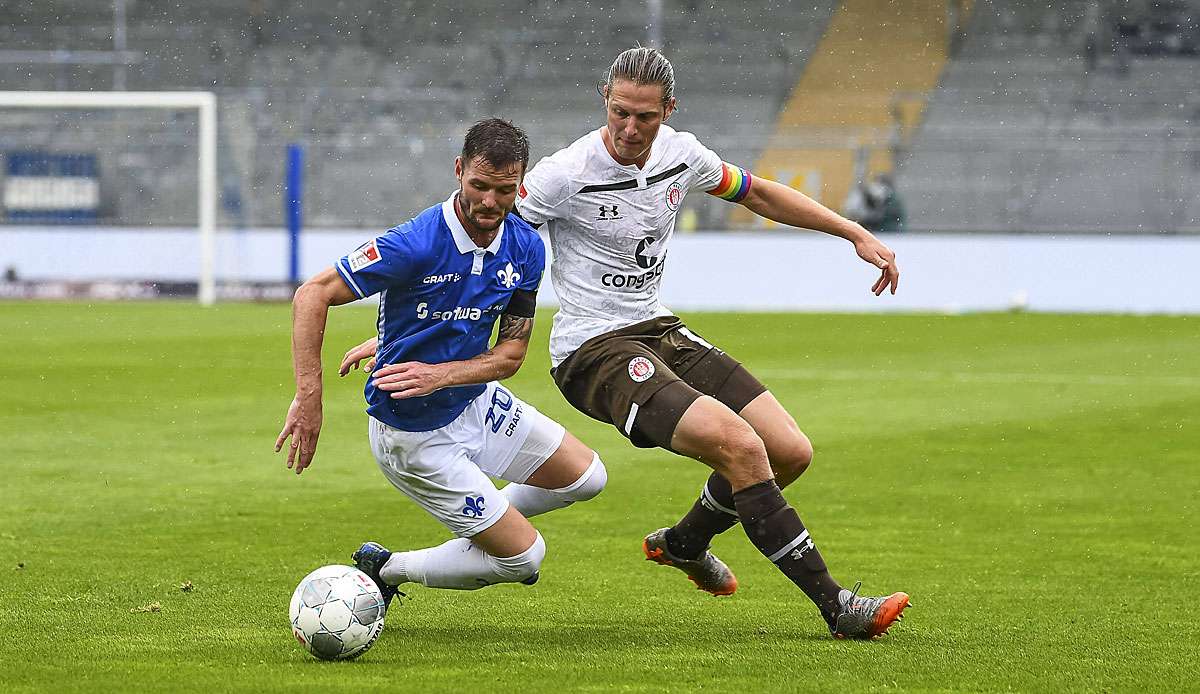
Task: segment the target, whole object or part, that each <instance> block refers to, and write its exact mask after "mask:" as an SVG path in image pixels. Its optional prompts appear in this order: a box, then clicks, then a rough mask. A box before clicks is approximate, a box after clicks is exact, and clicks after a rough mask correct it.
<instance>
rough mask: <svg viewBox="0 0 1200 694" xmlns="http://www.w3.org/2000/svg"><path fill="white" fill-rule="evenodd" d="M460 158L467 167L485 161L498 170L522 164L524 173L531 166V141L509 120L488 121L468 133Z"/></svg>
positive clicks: (483, 121) (494, 119)
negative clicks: (476, 161)
mask: <svg viewBox="0 0 1200 694" xmlns="http://www.w3.org/2000/svg"><path fill="white" fill-rule="evenodd" d="M461 156H462V161H463V165H464V166H466V165H467V164H469V163H470V162H473V161H475V160H476V159H483V160H484V161H486V162H487V163H488V164H491V165H492V167H494V168H496V169H507V168H508V167H510V166H512V165H513V164H520V165H521V170H522V171H524V170H525V169H526V168H528V166H529V138H528V137H526V136H525V131H523V130H521V129H520V128H518V127H517V126H515V125H513V124H512V123H509V122H508V121H506V120H502V119H500V118H488V119H487V120H481V121H479V122H478V123H476V124H475V125H472V126H471V129H470V130H468V131H467V137H466V139H465V140H463V148H462V155H461Z"/></svg>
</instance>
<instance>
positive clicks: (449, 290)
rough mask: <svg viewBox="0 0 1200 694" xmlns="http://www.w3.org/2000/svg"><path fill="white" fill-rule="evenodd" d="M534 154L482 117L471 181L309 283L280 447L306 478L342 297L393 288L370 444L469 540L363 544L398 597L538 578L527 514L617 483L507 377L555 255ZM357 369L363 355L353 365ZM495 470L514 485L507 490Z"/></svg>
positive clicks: (466, 151)
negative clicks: (533, 199)
mask: <svg viewBox="0 0 1200 694" xmlns="http://www.w3.org/2000/svg"><path fill="white" fill-rule="evenodd" d="M528 162H529V143H528V140H527V139H526V137H525V134H524V133H523V132H521V130H520V129H518V128H516V127H515V126H513V125H512V124H511V123H507V122H505V121H502V120H497V119H491V120H485V121H481V122H480V123H477V124H476V125H475V126H474V127H472V128H471V130H470V131H469V132H468V133H467V136H466V139H465V141H464V144H463V149H462V154H461V156H459V157H458V159H457V160H456V161H455V165H454V166H455V176H456V177H457V178H458V181H459V189H458V190H457V191H455V193H454V194H453V195H451V196H450V199H448V200H446V201H445V202H443V203H440V204H438V205H434V206H433V207H430V208H429V209H427V210H425V211H424V212H422V213H421V214H419V215H417V216H416V217H415V218H413V219H412V220H410V221H408V222H406V223H404V224H401V225H400V226H398V227H395V228H393V229H391V230H389V231H388V232H387V233H385V234H383V235H382V236H379V237H376V238H375V239H373V240H371V241H369V242H368V243H366V244H364V245H362V246H360V247H359V248H358V249H356V250H355V251H353V252H351V253H349V254H347V255H346V256H343V257H342V258H341V259H340V260H339V261H338V262H337V263H336V264H335V266H334V267H332V268H329V269H327V270H325V271H323V272H321V273H319V274H318V275H316V276H315V277H313V278H312V279H310V280H309V281H307V282H305V283H304V285H303V286H301V287H300V288H299V289H298V290H297V291H296V296H295V299H294V301H293V336H292V352H293V360H294V366H295V374H296V397H295V399H294V400H293V401H292V405H291V407H290V408H289V410H288V413H287V420H286V422H285V424H284V427H283V431H282V432H281V433H280V434H279V438H278V440H277V441H276V444H275V450H276V451H278V450H280V449H281V448H282V446H283V445H284V444H285V443H286V441H287V439H288V437H289V436H290V437H291V444H290V446H289V450H288V456H287V466H288V467H289V468H292V467H293V466H294V468H295V470H296V473H297V474H299V473H301V472H302V471H303V470H304V469H305V468H307V467H308V466H309V465H310V463H311V462H312V460H313V455H314V454H315V452H316V446H317V437H318V436H319V434H320V431H321V392H322V385H321V343H322V339H323V334H324V328H325V321H326V317H327V314H328V311H329V307H330V306H337V305H340V304H345V303H348V302H351V301H354V300H355V299H361V298H364V297H366V296H369V295H371V294H376V293H378V294H379V295H380V299H379V334H378V336H377V337H376V338H372V340H371V343H372V350H371V351H372V352H375V351H376V347H377V348H378V355H377V362H378V364H379V365H380V370H378V371H376V372H375V373H374V374H373V376H372V378H371V379H369V380H368V382H367V385H366V388H365V394H366V398H367V403H368V408H367V412H368V413H369V415H370V417H369V420H370V422H369V424H370V426H369V435H370V442H371V450H372V452H373V453H374V455H375V458H376V460H377V462H378V464H379V468H380V470H381V471H382V472H383V474H384V476H385V477H387V479H388V481H390V482H391V483H392V484H393V485H394V486H395V487H396V488H397V489H399V490H400V491H401V492H403V493H404V494H406V495H407V496H409V497H410V498H412V499H413V500H414V501H416V502H417V503H418V504H420V505H421V507H422V508H424V509H425V510H426V511H428V512H429V513H430V514H431V515H432V516H433V517H434V518H436V519H437V520H439V521H441V522H442V523H443V524H444V525H445V526H446V527H447V528H448V529H449V530H450V531H451V532H452V533H453V534H454V535H456V536H457V537H456V538H455V539H452V540H450V541H448V542H446V543H444V544H442V545H439V546H436V547H431V548H427V549H421V550H416V551H409V552H390V551H388V550H387V549H385V548H384V547H383V546H382V545H379V544H378V543H374V542H368V543H365V544H364V545H363V546H362V547H360V548H359V550H358V551H356V552H354V555H353V558H354V560H355V563H356V565H357V566H358V568H360V569H362V570H363V571H364V572H365V573H367V574H368V575H369V576H371V578H372V579H374V580H375V581H376V583H377V584H378V585H379V587H380V590H381V591H382V592H383V595H384V598H385V600H386V601H387V602H389V603H390V601H391V599H392V598H393V597H394V596H395V595H396V594H397V592H398V591H397V588H396V586H398V585H400V584H402V583H405V582H410V581H411V582H417V583H421V584H424V585H426V586H429V587H434V588H457V589H463V590H473V589H476V588H481V587H483V586H487V585H491V584H494V583H505V582H521V583H527V584H532V583H533V582H535V581H536V580H537V577H538V570H539V567H540V566H541V563H542V559H543V557H544V556H545V554H546V545H545V542H544V540H543V539H542V536H541V534H540V533H538V531H537V530H535V529H534V527H533V526H532V525H531V524H530V523H529V521H528V520H527V519H528V518H529V517H531V516H535V515H537V514H539V513H544V512H546V511H550V510H554V509H558V508H563V507H565V506H568V505H570V504H571V503H573V502H575V501H582V500H585V499H590V498H592V497H594V496H596V495H597V494H598V493H600V491H601V489H603V488H604V485H605V482H606V480H607V473H606V472H605V469H604V465H603V463H601V462H600V458H599V457H598V456H597V455H596V454H595V453H594V452H592V451H591V450H590V449H589V448H588V447H587V446H585V445H583V444H582V443H580V442H579V440H578V439H576V438H575V437H574V436H572V435H571V434H570V433H567V432H566V431H565V430H564V429H563V427H562V426H561V425H559V424H558V423H556V422H554V421H553V420H551V419H549V418H548V417H546V416H545V415H543V414H541V413H540V412H538V411H537V410H536V409H534V408H533V407H532V406H530V405H528V404H527V403H524V402H522V401H521V400H520V399H519V398H517V397H516V395H514V394H513V393H512V392H511V391H509V390H508V389H507V388H505V387H504V386H502V385H500V384H499V383H498V382H497V381H499V380H502V379H505V378H508V377H509V376H512V375H513V374H514V373H516V371H517V369H518V368H520V366H521V363H522V362H523V361H524V359H525V354H526V350H527V349H528V346H529V335H530V332H531V331H532V329H533V315H534V306H535V301H536V292H537V288H538V285H539V283H540V281H541V276H542V271H543V267H544V265H545V248H544V246H543V244H542V240H541V239H540V238H539V237H538V235H537V232H535V231H534V230H533V229H532V228H530V226H529V225H528V224H526V223H525V222H524V221H523V220H521V219H520V218H519V217H517V216H515V215H512V214H510V211H511V210H512V208H513V204H514V201H515V198H516V195H517V190H518V187H519V186H520V183H521V178H522V176H523V175H524V173H525V168H526V166H527V165H528ZM497 320H499V322H500V328H499V332H498V336H497V340H496V344H495V345H493V346H492V347H491V349H488V341H489V338H490V336H491V333H492V328H493V326H494V325H495V324H496V322H497ZM376 343H377V344H376ZM357 363H358V360H357V359H352V358H350V356H349V355H348V356H347V359H346V360H344V361H343V364H342V369H341V371H342V374H343V375H344V374H345V373H346V372H347V371H349V370H350V369H351V368H352V367H354V366H357ZM490 478H502V479H505V480H508V481H509V482H510V484H509V485H508V486H506V487H505V488H504V490H503V491H502V492H501V491H498V490H497V489H496V486H495V485H494V484H493V482H492V480H491V479H490Z"/></svg>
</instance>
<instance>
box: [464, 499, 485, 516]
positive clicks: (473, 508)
mask: <svg viewBox="0 0 1200 694" xmlns="http://www.w3.org/2000/svg"><path fill="white" fill-rule="evenodd" d="M462 513H463V515H464V516H467V517H468V518H482V517H483V497H482V496H468V497H467V505H466V506H463V510H462Z"/></svg>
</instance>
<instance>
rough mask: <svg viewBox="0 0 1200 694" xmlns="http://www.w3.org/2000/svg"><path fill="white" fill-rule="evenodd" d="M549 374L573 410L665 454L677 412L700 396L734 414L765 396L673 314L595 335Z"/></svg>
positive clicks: (750, 378)
mask: <svg viewBox="0 0 1200 694" xmlns="http://www.w3.org/2000/svg"><path fill="white" fill-rule="evenodd" d="M550 375H551V376H552V377H553V378H554V383H555V384H556V385H557V386H558V389H559V390H560V391H562V394H563V397H565V398H566V399H567V402H569V403H571V405H573V406H574V407H575V409H577V410H579V411H580V412H583V413H584V414H586V415H588V416H589V417H592V418H593V419H598V420H600V421H602V422H607V423H609V424H612V425H613V426H615V427H616V428H617V430H618V431H620V432H621V433H622V434H623V435H624V436H626V437H628V438H629V440H630V441H631V442H632V443H633V445H635V446H637V447H639V448H653V447H655V446H658V447H659V448H665V449H667V450H672V449H671V436H672V435H673V434H674V433H675V426H676V425H677V424H679V420H680V418H682V417H683V413H684V412H685V411H686V410H687V408H688V407H690V406H691V404H692V403H693V402H695V401H696V399H697V398H699V397H700V396H701V395H708V396H710V397H713V398H716V399H717V400H719V401H721V402H722V403H724V404H725V405H726V406H727V407H729V409H731V410H733V411H734V412H740V411H741V410H742V408H744V407H745V406H746V405H748V404H750V401H751V400H753V399H754V398H756V397H758V396H759V395H761V394H762V393H763V392H765V391H766V390H767V387H766V386H764V385H763V384H762V383H760V382H759V380H758V379H757V378H755V377H754V376H752V375H751V374H750V372H749V371H747V370H746V369H745V368H744V367H743V366H742V365H741V363H739V362H738V361H737V360H736V359H734V358H733V357H731V356H729V355H728V354H726V353H725V352H723V351H721V350H720V349H717V348H716V347H713V346H712V345H711V344H710V343H708V342H707V341H706V340H704V338H702V337H700V336H698V335H696V334H695V333H693V332H692V331H690V330H688V328H687V327H686V326H685V325H684V324H683V321H682V320H680V319H679V318H678V317H676V316H663V317H661V318H654V319H651V320H648V321H642V322H641V323H635V324H633V325H630V326H628V327H625V328H621V329H620V330H614V331H612V332H608V333H604V334H603V335H597V336H596V337H593V338H591V339H590V340H588V341H587V342H584V343H583V344H582V345H580V347H579V349H577V350H575V351H574V352H572V353H571V355H570V356H569V357H567V358H566V359H565V360H564V361H563V362H562V363H561V364H559V365H558V366H557V367H555V368H553V369H551V370H550Z"/></svg>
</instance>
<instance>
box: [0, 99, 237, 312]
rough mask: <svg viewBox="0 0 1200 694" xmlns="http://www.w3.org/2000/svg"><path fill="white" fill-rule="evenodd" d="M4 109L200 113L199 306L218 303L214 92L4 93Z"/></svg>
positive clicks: (215, 110)
mask: <svg viewBox="0 0 1200 694" xmlns="http://www.w3.org/2000/svg"><path fill="white" fill-rule="evenodd" d="M0 108H30V109H39V108H40V109H54V108H60V109H103V108H146V109H153V108H164V109H176V110H178V109H192V108H194V109H196V110H197V114H198V115H197V130H198V136H199V142H198V145H199V146H198V183H199V185H198V186H197V187H198V191H197V195H198V215H197V221H198V224H197V226H198V231H199V240H200V267H199V278H198V283H197V284H198V290H197V295H198V298H199V300H200V303H201V304H204V305H210V304H212V303H213V302H215V301H216V297H217V290H216V221H217V98H216V95H215V94H213V93H212V92H39V91H0Z"/></svg>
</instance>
